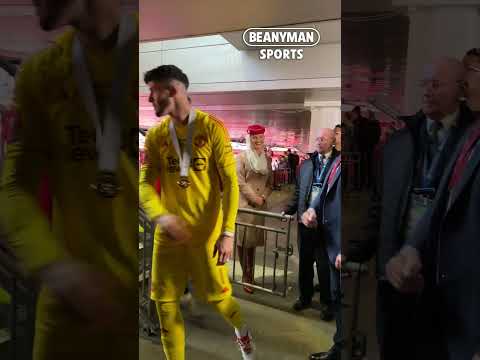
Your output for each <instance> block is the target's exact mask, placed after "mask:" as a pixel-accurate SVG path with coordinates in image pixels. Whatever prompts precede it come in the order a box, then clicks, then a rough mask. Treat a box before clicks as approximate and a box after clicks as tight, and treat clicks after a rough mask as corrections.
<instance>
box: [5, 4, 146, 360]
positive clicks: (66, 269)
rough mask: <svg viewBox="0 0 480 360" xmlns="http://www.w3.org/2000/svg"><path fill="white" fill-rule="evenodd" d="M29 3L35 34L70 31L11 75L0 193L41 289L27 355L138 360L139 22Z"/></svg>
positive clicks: (86, 7) (99, 9)
mask: <svg viewBox="0 0 480 360" xmlns="http://www.w3.org/2000/svg"><path fill="white" fill-rule="evenodd" d="M33 3H34V5H35V7H36V10H37V15H38V17H39V20H40V25H41V27H42V28H43V29H44V30H46V31H50V30H55V29H58V28H61V27H63V26H65V25H71V26H72V28H73V29H70V30H67V31H66V32H65V33H64V34H63V35H62V36H61V37H60V38H59V39H58V40H57V41H56V42H55V43H54V44H53V45H52V46H51V47H49V48H47V49H45V50H44V51H42V52H40V53H38V54H36V55H34V56H33V57H32V58H31V59H30V60H28V61H27V62H26V63H25V64H24V65H23V67H22V69H21V71H20V73H19V75H18V78H17V82H16V90H15V104H16V109H17V117H18V119H17V121H18V124H17V125H18V126H17V127H18V129H17V131H18V133H17V134H16V140H15V141H13V142H12V143H11V144H9V146H8V149H7V158H6V160H5V164H4V168H3V174H2V182H1V189H0V190H1V192H0V194H1V198H0V202H1V203H2V206H1V210H0V220H1V222H2V226H4V228H5V229H6V231H7V236H8V241H9V243H10V245H11V246H12V248H13V249H14V251H15V252H16V254H17V256H18V257H19V259H20V260H21V262H22V265H23V267H24V269H25V272H26V274H27V275H28V276H31V277H32V278H34V279H36V280H37V281H38V282H39V285H40V293H39V297H38V303H37V318H36V326H35V340H34V355H33V358H34V359H35V360H56V359H62V360H65V359H68V360H72V359H82V360H84V359H88V360H93V359H116V360H118V359H137V358H138V312H137V311H138V310H137V309H138V260H137V257H138V240H137V239H138V233H137V231H138V214H137V208H138V192H137V191H138V190H137V186H138V167H137V166H138V165H137V163H138V87H137V86H138V19H136V17H135V16H133V15H129V16H123V15H122V14H121V1H120V0H35V1H34V2H33ZM45 175H46V176H48V178H49V181H50V186H51V189H52V196H53V201H54V209H53V220H52V221H53V222H52V225H51V226H50V224H49V223H48V219H47V218H46V216H45V215H44V214H43V212H42V210H41V209H40V207H39V206H38V205H37V204H38V201H37V199H36V194H37V188H38V183H39V179H41V178H42V177H43V176H45Z"/></svg>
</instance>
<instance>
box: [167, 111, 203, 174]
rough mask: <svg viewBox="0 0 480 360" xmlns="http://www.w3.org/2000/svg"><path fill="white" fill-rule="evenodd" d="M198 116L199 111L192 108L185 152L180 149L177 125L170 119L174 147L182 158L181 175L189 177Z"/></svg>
mask: <svg viewBox="0 0 480 360" xmlns="http://www.w3.org/2000/svg"><path fill="white" fill-rule="evenodd" d="M196 117H197V113H196V111H195V110H194V109H192V110H190V115H189V116H188V125H187V127H188V128H187V143H186V144H185V146H184V148H183V154H182V152H181V150H180V143H179V141H178V137H177V132H176V131H175V125H174V123H173V121H172V120H170V124H169V126H168V127H169V130H170V137H171V139H172V143H173V147H174V148H175V152H176V153H177V155H178V158H179V160H180V177H181V178H186V177H188V168H189V167H190V161H191V159H192V139H193V123H194V121H195V119H196Z"/></svg>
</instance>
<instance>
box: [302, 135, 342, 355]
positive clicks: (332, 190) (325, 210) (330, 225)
mask: <svg viewBox="0 0 480 360" xmlns="http://www.w3.org/2000/svg"><path fill="white" fill-rule="evenodd" d="M337 144H338V143H337ZM340 144H341V143H340ZM340 148H341V145H340ZM341 206H342V180H341V156H340V155H339V156H337V158H336V159H335V160H334V162H333V164H332V166H331V169H330V171H329V173H328V176H327V180H326V185H325V186H324V189H323V191H322V194H321V196H319V197H317V199H316V200H315V202H314V203H313V204H312V206H311V207H310V208H309V209H308V210H307V211H306V212H305V213H304V214H303V216H302V223H303V224H304V225H305V226H307V227H309V228H313V227H317V228H318V231H319V235H321V236H322V237H323V239H324V241H323V245H324V246H325V250H326V251H327V253H328V258H329V267H330V271H329V273H330V286H331V294H332V301H333V308H334V312H335V321H336V328H337V329H336V332H335V335H334V337H333V342H334V345H333V346H332V347H331V348H330V350H328V351H327V352H319V353H316V354H312V355H310V360H339V359H340V358H341V351H342V347H343V341H344V339H343V332H342V288H341V284H340V268H341V263H342V255H341V241H342V239H341V226H342V221H341V213H342V210H341V209H342V208H341ZM318 240H319V241H320V238H319V239H318Z"/></svg>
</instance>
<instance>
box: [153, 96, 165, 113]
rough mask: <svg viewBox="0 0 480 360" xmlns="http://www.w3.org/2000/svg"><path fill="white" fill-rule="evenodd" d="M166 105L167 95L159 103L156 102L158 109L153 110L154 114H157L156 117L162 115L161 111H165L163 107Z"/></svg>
mask: <svg viewBox="0 0 480 360" xmlns="http://www.w3.org/2000/svg"><path fill="white" fill-rule="evenodd" d="M167 106H168V97H167V98H165V100H163V101H162V102H161V103H159V104H157V107H156V108H157V109H159V110H156V112H155V115H157V117H160V116H163V115H164V114H163V112H164V111H165V108H166V107H167Z"/></svg>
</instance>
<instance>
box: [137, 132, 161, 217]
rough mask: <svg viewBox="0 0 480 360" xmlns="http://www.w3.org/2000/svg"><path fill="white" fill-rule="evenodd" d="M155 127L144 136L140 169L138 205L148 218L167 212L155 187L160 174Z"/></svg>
mask: <svg viewBox="0 0 480 360" xmlns="http://www.w3.org/2000/svg"><path fill="white" fill-rule="evenodd" d="M155 139H156V128H152V129H151V130H150V131H149V132H148V133H147V136H146V138H145V159H144V163H143V165H142V168H141V170H140V180H139V181H140V183H139V187H138V189H139V198H140V206H141V207H142V209H143V210H145V213H146V214H147V216H148V218H149V219H150V220H153V219H155V218H157V217H159V216H162V215H165V214H166V213H167V211H166V209H165V208H164V206H163V205H162V202H161V201H160V196H159V195H158V193H157V190H156V188H155V184H156V181H157V179H158V177H159V175H160V170H159V169H160V156H159V154H158V147H157V146H156V141H155Z"/></svg>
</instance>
